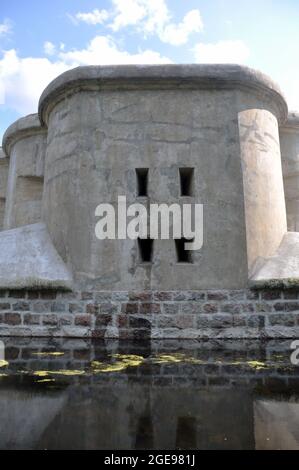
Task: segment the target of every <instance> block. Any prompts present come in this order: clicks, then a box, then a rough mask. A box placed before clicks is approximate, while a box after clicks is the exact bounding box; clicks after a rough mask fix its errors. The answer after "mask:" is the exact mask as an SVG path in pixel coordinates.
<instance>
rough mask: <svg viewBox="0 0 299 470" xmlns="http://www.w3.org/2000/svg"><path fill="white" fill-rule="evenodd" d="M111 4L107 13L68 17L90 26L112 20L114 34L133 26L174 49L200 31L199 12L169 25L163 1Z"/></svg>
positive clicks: (130, 0) (123, 0)
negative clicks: (154, 35)
mask: <svg viewBox="0 0 299 470" xmlns="http://www.w3.org/2000/svg"><path fill="white" fill-rule="evenodd" d="M112 4H113V8H112V9H111V10H109V12H108V11H107V10H101V11H100V10H93V11H92V12H90V13H77V14H76V15H75V16H72V15H68V16H69V17H70V18H71V20H72V21H73V22H74V23H76V24H78V21H79V20H81V21H85V22H86V23H90V24H98V23H104V22H105V21H107V20H108V19H109V18H111V22H110V23H109V24H108V25H107V26H108V27H109V28H110V29H112V31H114V32H118V31H120V30H121V29H123V28H128V27H133V28H134V29H135V30H136V31H137V32H139V33H141V34H143V35H145V36H147V35H153V34H156V35H157V36H158V37H159V39H160V40H161V41H162V42H165V43H167V44H171V45H174V46H178V45H182V44H186V43H187V42H188V40H189V36H190V34H192V33H199V32H201V31H202V29H203V22H202V18H201V15H200V12H199V10H191V11H189V12H188V13H187V14H186V15H185V16H184V18H183V20H182V21H181V22H180V23H174V22H172V21H171V13H170V11H169V9H168V7H167V4H166V1H165V0H112Z"/></svg>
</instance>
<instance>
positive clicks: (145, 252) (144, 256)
mask: <svg viewBox="0 0 299 470" xmlns="http://www.w3.org/2000/svg"><path fill="white" fill-rule="evenodd" d="M153 245H154V241H153V240H152V239H151V238H144V239H143V238H138V248H139V259H140V261H141V262H142V263H151V262H152V259H153Z"/></svg>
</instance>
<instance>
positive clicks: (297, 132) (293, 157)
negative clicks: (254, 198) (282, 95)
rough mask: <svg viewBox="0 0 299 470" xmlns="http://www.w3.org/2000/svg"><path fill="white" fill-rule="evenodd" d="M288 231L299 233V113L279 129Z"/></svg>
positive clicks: (293, 113) (292, 115)
mask: <svg viewBox="0 0 299 470" xmlns="http://www.w3.org/2000/svg"><path fill="white" fill-rule="evenodd" d="M280 145H281V156H282V169H283V177H284V190H285V198H286V207H287V219H288V229H289V230H290V231H291V232H295V231H296V232H298V231H299V113H296V112H291V113H290V114H289V117H288V120H287V122H286V123H285V124H284V125H283V126H282V127H281V128H280Z"/></svg>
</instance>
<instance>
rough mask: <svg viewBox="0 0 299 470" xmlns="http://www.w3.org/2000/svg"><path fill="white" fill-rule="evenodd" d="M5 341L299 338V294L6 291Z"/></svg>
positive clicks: (1, 316)
mask: <svg viewBox="0 0 299 470" xmlns="http://www.w3.org/2000/svg"><path fill="white" fill-rule="evenodd" d="M0 336H2V337H3V336H18V337H20V336H21V337H30V336H34V337H74V338H75V337H77V338H116V339H117V338H119V339H144V338H152V339H155V338H157V339H159V338H165V339H167V338H173V339H210V338H216V339H217V338H219V339H220V338H299V289H292V290H263V291H255V290H246V289H245V290H238V291H232V290H230V291H228V290H223V291H167V292H158V291H146V292H104V291H97V292H67V293H66V292H54V291H28V292H26V291H21V290H20V291H7V292H4V291H2V292H0Z"/></svg>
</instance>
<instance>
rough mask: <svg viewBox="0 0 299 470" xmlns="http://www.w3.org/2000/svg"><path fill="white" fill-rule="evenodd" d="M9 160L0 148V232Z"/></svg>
mask: <svg viewBox="0 0 299 470" xmlns="http://www.w3.org/2000/svg"><path fill="white" fill-rule="evenodd" d="M8 167H9V160H8V158H7V157H6V155H5V153H4V152H3V150H2V148H1V147H0V231H1V230H2V229H3V222H4V213H5V202H6V188H7V179H8Z"/></svg>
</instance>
